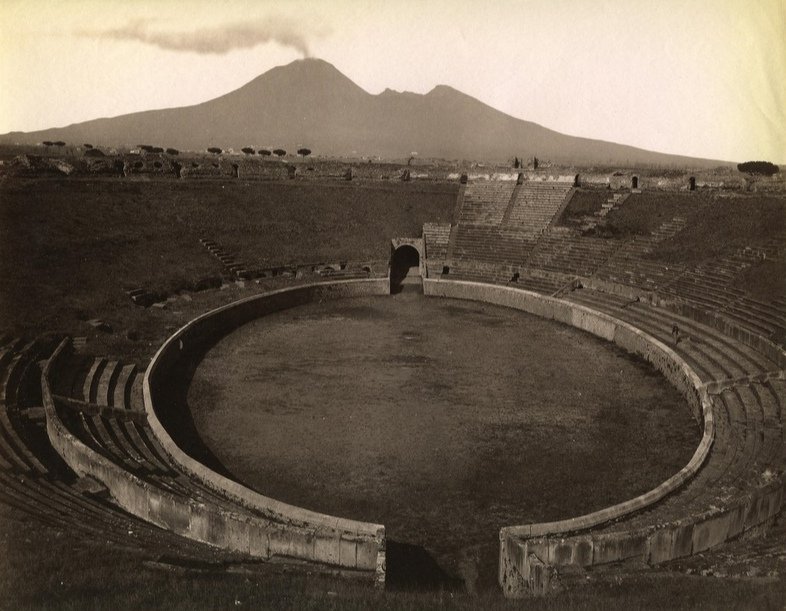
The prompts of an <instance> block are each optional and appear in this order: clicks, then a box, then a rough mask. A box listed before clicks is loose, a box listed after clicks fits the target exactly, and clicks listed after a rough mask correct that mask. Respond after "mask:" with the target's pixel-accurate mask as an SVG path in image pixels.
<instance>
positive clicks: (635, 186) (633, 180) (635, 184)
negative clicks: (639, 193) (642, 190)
mask: <svg viewBox="0 0 786 611" xmlns="http://www.w3.org/2000/svg"><path fill="white" fill-rule="evenodd" d="M630 188H631V189H638V188H639V177H638V176H634V177H633V178H631V179H630Z"/></svg>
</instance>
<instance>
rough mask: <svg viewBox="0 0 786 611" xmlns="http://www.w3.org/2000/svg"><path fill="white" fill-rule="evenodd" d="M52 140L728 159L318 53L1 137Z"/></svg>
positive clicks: (499, 156)
mask: <svg viewBox="0 0 786 611" xmlns="http://www.w3.org/2000/svg"><path fill="white" fill-rule="evenodd" d="M42 140H63V141H66V142H74V143H81V142H90V143H92V144H95V145H98V146H120V145H132V146H133V145H136V144H140V143H146V144H153V145H159V146H164V147H170V146H171V147H175V148H179V149H184V150H204V149H205V148H206V147H208V146H219V147H222V148H230V147H231V148H234V149H239V148H240V147H243V146H248V145H251V146H257V147H261V146H267V145H273V146H281V147H283V148H285V149H286V150H288V151H290V152H293V151H294V150H295V149H296V148H297V147H299V146H308V147H309V148H310V149H312V150H313V151H314V152H315V153H317V154H323V155H351V156H361V155H362V156H376V155H379V156H382V157H387V158H400V157H406V156H408V155H409V154H410V152H412V151H417V152H418V154H419V155H420V156H421V157H440V158H446V159H485V160H504V159H510V158H512V157H513V156H514V155H517V156H519V157H524V158H527V157H532V156H535V155H537V156H538V157H540V158H541V159H549V160H552V161H557V162H563V163H575V164H581V165H587V164H606V163H610V164H634V163H640V164H650V165H653V164H674V165H693V166H706V165H717V164H719V163H722V162H718V161H713V160H701V159H694V158H689V157H680V156H676V155H666V154H663V153H655V152H651V151H645V150H643V149H638V148H635V147H631V146H625V145H619V144H613V143H609V142H604V141H601V140H591V139H587V138H576V137H573V136H567V135H565V134H561V133H559V132H555V131H553V130H550V129H547V128H545V127H542V126H540V125H537V124H535V123H531V122H529V121H523V120H520V119H516V118H514V117H511V116H509V115H506V114H504V113H502V112H500V111H498V110H495V109H493V108H491V107H490V106H488V105H486V104H483V103H482V102H480V101H478V100H476V99H475V98H472V97H470V96H468V95H465V94H463V93H461V92H459V91H456V90H455V89H452V88H450V87H447V86H444V85H440V86H437V87H435V88H434V89H433V90H432V91H430V92H429V93H427V94H425V95H420V94H414V93H409V92H404V93H398V92H395V91H391V90H386V91H384V92H383V93H381V94H379V95H371V94H369V93H368V92H366V91H364V90H363V89H361V88H360V87H358V86H357V85H355V83H353V82H352V81H351V80H350V79H348V78H347V77H346V76H344V75H343V74H342V73H341V72H339V71H338V70H336V68H334V67H333V66H332V65H330V64H328V63H327V62H324V61H322V60H317V59H306V60H299V61H296V62H293V63H291V64H288V65H286V66H279V67H277V68H273V69H272V70H269V71H268V72H266V73H264V74H262V75H261V76H259V77H257V78H255V79H254V80H252V81H251V82H249V83H247V84H246V85H244V86H243V87H240V88H239V89H237V90H235V91H232V92H230V93H228V94H226V95H223V96H221V97H218V98H215V99H213V100H209V101H207V102H204V103H202V104H197V105H195V106H186V107H182V108H170V109H163V110H150V111H145V112H138V113H133V114H128V115H122V116H119V117H114V118H105V119H96V120H93V121H86V122H84V123H77V124H74V125H70V126H67V127H63V128H55V129H47V130H42V131H37V132H29V133H22V132H11V133H10V134H5V135H3V136H0V142H1V143H14V142H16V143H20V144H32V143H36V142H41V141H42Z"/></svg>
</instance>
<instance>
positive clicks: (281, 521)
mask: <svg viewBox="0 0 786 611" xmlns="http://www.w3.org/2000/svg"><path fill="white" fill-rule="evenodd" d="M389 293H390V289H389V282H388V280H387V279H371V280H347V281H339V282H324V283H316V284H309V285H304V286H298V287H294V288H288V289H282V290H278V291H273V292H269V293H264V294H261V295H256V296H253V297H249V298H247V299H243V300H240V301H237V302H235V303H232V304H229V305H226V306H223V307H221V308H218V309H216V310H213V311H211V312H208V313H206V314H204V315H202V316H200V317H198V318H196V319H194V320H192V321H191V322H189V323H188V324H186V325H185V326H184V327H182V328H181V329H180V330H179V331H177V332H176V333H175V334H174V335H173V336H172V337H170V338H169V339H168V340H167V341H166V342H165V343H164V345H163V346H162V347H161V348H160V349H159V350H158V352H157V353H156V355H155V356H154V357H153V359H152V361H151V363H150V365H149V367H148V369H147V371H146V372H145V377H144V383H143V393H144V404H145V410H146V415H147V424H148V426H149V427H150V429H151V430H152V431H153V433H154V435H155V436H156V437H157V441H158V443H159V444H160V445H161V447H162V448H163V449H164V451H165V452H166V453H167V454H168V458H169V460H170V461H171V462H172V463H173V464H174V465H176V466H177V467H178V468H179V470H181V471H183V472H185V473H186V474H187V475H188V476H190V477H191V478H192V479H194V480H196V481H197V482H199V483H200V484H201V485H204V486H205V487H207V488H209V489H211V490H212V491H214V492H216V493H218V494H219V495H220V497H221V498H222V499H226V500H228V501H230V507H232V509H231V510H228V509H227V508H226V507H219V506H215V505H213V504H211V503H204V502H197V501H195V500H193V499H189V498H186V497H184V496H178V495H177V494H172V493H170V492H168V491H167V490H164V489H161V488H158V487H156V486H155V485H151V484H150V483H149V482H146V481H144V480H142V479H140V478H139V477H137V476H135V475H134V474H132V473H130V472H129V471H127V470H125V469H123V468H122V467H121V466H119V465H118V464H116V463H114V462H113V461H111V460H109V459H107V458H106V457H103V456H101V455H100V454H98V453H97V452H95V451H94V450H92V449H91V448H89V447H87V446H86V445H85V444H84V443H82V442H81V441H80V440H79V439H78V438H76V437H75V436H74V435H73V434H72V433H71V432H70V431H69V430H68V428H67V427H66V426H65V424H64V423H63V422H62V421H61V420H60V418H59V416H58V414H57V410H56V409H55V405H54V399H53V396H52V392H51V385H50V383H49V379H50V375H53V373H52V372H53V371H56V369H57V366H58V360H59V358H60V356H61V354H62V352H63V348H64V347H65V345H66V343H65V342H64V343H63V344H61V346H60V347H59V348H58V350H57V351H56V352H55V354H53V356H52V358H51V359H50V360H49V361H48V362H47V365H46V367H45V369H44V371H43V374H42V391H43V396H44V403H45V408H46V416H47V431H48V435H49V438H50V441H51V443H52V445H53V446H54V448H55V449H56V451H57V452H58V453H59V454H60V455H61V456H62V457H63V458H64V460H65V461H66V463H67V464H68V465H69V466H70V467H71V468H72V469H73V470H74V471H75V472H76V473H77V474H79V475H81V476H91V477H94V478H95V479H97V480H99V481H101V482H102V483H103V484H104V485H105V486H106V487H107V489H108V490H109V492H110V494H111V495H112V497H113V499H114V500H115V501H116V502H117V504H118V505H120V506H121V507H123V508H124V509H126V510H127V511H129V512H130V513H132V514H134V515H136V516H138V517H141V518H143V519H145V520H148V521H150V522H152V523H153V524H156V525H158V526H161V527H163V528H166V529H169V530H172V531H173V532H176V533H178V534H180V535H183V536H185V537H188V538H191V539H195V540H198V541H201V542H204V543H208V544H211V545H214V546H218V547H222V548H225V549H229V550H233V551H239V552H242V553H246V554H249V555H252V556H257V557H261V558H266V559H267V558H271V557H273V556H279V557H286V558H293V559H296V560H303V561H308V562H314V563H319V564H321V565H324V566H326V567H327V568H328V569H331V570H336V571H339V572H349V573H361V574H365V575H368V576H373V577H374V579H375V580H376V582H377V584H379V585H382V584H384V579H385V529H384V526H382V525H379V524H371V523H367V522H359V521H355V520H347V519H343V518H338V517H333V516H329V515H325V514H321V513H317V512H314V511H309V510H306V509H302V508H300V507H295V506H292V505H288V504H286V503H282V502H279V501H276V500H275V499H271V498H268V497H266V496H264V495H262V494H259V493H257V492H255V491H253V490H251V489H249V488H246V487H244V486H242V485H240V484H238V483H237V482H234V481H232V480H230V479H228V478H226V477H224V476H222V475H219V474H218V473H215V472H213V471H212V470H210V469H208V468H207V467H206V466H204V465H202V464H201V463H200V462H198V461H197V460H194V459H193V458H192V457H190V456H188V455H187V454H186V453H185V452H183V451H182V450H181V449H180V448H179V447H178V446H177V445H176V444H175V442H174V441H173V440H172V438H171V437H170V435H169V434H168V432H167V431H166V429H165V428H164V427H163V426H162V425H161V422H160V421H159V419H158V417H157V413H156V412H157V409H159V408H160V407H161V406H158V405H157V404H156V399H157V392H156V391H157V389H158V388H160V387H161V385H163V384H166V383H167V378H168V376H169V373H170V372H171V370H172V367H173V366H175V364H176V363H177V362H178V360H179V359H181V358H183V357H185V356H186V355H187V354H189V353H190V352H192V351H195V350H200V349H202V348H204V347H205V346H207V345H210V344H212V343H214V342H215V341H217V340H218V339H219V338H220V337H222V336H223V335H225V334H226V333H229V332H230V331H232V330H234V329H236V328H237V327H239V326H241V325H243V324H244V323H246V322H249V321H251V320H253V319H255V318H258V317H260V316H264V315H266V314H269V313H271V312H275V311H278V310H282V309H286V308H290V307H294V306H297V305H301V304H305V303H310V302H312V301H322V300H327V299H340V298H344V297H351V296H357V295H388V294H389Z"/></svg>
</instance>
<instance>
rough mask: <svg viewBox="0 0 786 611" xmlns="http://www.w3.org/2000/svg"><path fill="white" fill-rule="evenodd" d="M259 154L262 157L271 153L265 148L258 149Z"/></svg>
mask: <svg viewBox="0 0 786 611" xmlns="http://www.w3.org/2000/svg"><path fill="white" fill-rule="evenodd" d="M259 154H260V155H262V156H263V157H270V155H272V153H271V152H270V151H269V150H267V149H259Z"/></svg>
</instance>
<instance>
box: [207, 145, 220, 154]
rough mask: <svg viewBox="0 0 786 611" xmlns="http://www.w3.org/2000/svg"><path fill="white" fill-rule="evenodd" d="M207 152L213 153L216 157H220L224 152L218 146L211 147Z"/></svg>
mask: <svg viewBox="0 0 786 611" xmlns="http://www.w3.org/2000/svg"><path fill="white" fill-rule="evenodd" d="M207 152H208V153H213V154H214V155H220V154H221V153H222V152H223V151H222V150H221V149H220V148H218V147H217V146H211V147H209V148H208V149H207Z"/></svg>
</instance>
